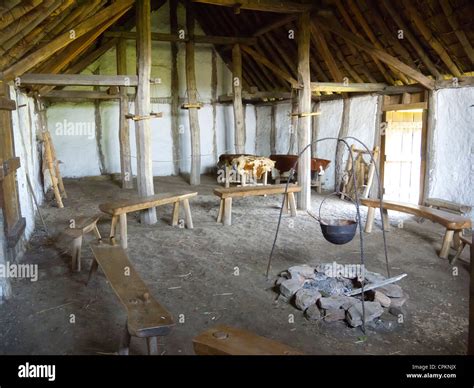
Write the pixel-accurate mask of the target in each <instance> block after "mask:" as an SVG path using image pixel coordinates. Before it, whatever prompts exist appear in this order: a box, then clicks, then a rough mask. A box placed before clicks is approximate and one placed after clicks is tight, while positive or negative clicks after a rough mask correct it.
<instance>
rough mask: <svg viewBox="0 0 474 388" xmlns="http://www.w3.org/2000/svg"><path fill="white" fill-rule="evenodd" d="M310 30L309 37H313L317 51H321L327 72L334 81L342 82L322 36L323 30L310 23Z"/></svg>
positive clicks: (340, 74)
mask: <svg viewBox="0 0 474 388" xmlns="http://www.w3.org/2000/svg"><path fill="white" fill-rule="evenodd" d="M310 30H311V38H313V39H314V42H315V45H316V47H317V48H318V50H319V52H320V53H321V55H322V57H323V58H324V61H325V62H326V65H327V66H328V69H329V72H330V73H331V76H332V78H333V79H334V81H336V82H342V80H343V76H342V73H341V71H340V70H339V67H338V66H337V63H336V61H335V59H334V57H333V56H332V54H331V51H330V50H329V47H328V45H327V43H326V39H325V38H324V35H323V32H322V31H321V30H320V29H319V27H318V26H317V25H316V24H314V23H311V26H310Z"/></svg>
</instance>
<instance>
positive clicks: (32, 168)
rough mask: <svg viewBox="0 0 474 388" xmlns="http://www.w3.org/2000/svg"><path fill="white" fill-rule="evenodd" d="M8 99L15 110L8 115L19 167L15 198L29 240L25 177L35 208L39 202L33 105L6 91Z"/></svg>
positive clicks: (31, 214)
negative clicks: (10, 115) (17, 199)
mask: <svg viewBox="0 0 474 388" xmlns="http://www.w3.org/2000/svg"><path fill="white" fill-rule="evenodd" d="M10 98H11V99H13V100H16V104H17V109H16V110H14V111H13V112H12V123H13V138H14V143H15V155H16V156H17V157H19V158H20V163H21V166H20V168H19V169H18V170H17V175H16V176H17V182H18V196H19V199H20V209H21V214H22V216H23V217H25V220H26V229H25V237H26V239H29V238H30V236H31V234H32V233H33V231H34V228H35V216H36V212H37V210H36V207H35V204H34V200H33V196H32V193H31V191H30V189H29V187H28V182H27V175H28V176H29V178H30V182H31V185H32V187H33V192H34V196H35V197H36V200H37V201H38V203H39V204H41V203H42V202H43V191H42V184H41V163H40V160H41V156H40V152H41V151H40V148H39V143H38V142H37V131H36V115H35V112H34V103H33V100H32V99H31V98H28V97H27V96H26V95H24V94H22V93H16V92H15V90H14V89H13V88H11V89H10Z"/></svg>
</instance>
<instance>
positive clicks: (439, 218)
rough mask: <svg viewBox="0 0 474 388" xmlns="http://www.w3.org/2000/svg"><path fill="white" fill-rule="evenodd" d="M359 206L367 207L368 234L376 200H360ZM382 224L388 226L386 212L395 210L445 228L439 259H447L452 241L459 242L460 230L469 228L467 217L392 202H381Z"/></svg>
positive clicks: (366, 227) (469, 223)
mask: <svg viewBox="0 0 474 388" xmlns="http://www.w3.org/2000/svg"><path fill="white" fill-rule="evenodd" d="M361 204H362V205H365V206H367V207H368V208H369V209H368V212H367V221H366V224H365V231H366V232H367V233H370V232H371V231H372V226H373V224H374V217H375V209H377V208H379V207H380V201H379V200H378V199H361ZM382 209H383V217H384V224H385V225H386V226H388V225H389V220H388V210H395V211H398V212H402V213H408V214H413V215H415V216H417V217H422V218H426V219H429V220H431V221H433V222H436V223H438V224H440V225H443V226H444V227H445V228H446V233H445V235H444V238H443V244H442V246H441V250H440V252H439V257H440V258H442V259H447V258H448V255H449V249H450V248H451V243H452V242H453V239H454V240H455V241H460V237H461V235H462V230H463V229H466V228H471V220H470V219H469V218H467V217H463V216H460V215H456V214H453V213H449V212H446V211H443V210H438V209H433V208H430V207H427V206H421V205H413V204H410V203H400V202H394V201H383V204H382ZM456 248H457V247H456Z"/></svg>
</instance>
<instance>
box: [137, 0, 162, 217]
mask: <svg viewBox="0 0 474 388" xmlns="http://www.w3.org/2000/svg"><path fill="white" fill-rule="evenodd" d="M136 7H137V69H138V87H137V96H136V99H135V114H136V115H138V116H142V117H143V116H149V114H150V111H151V109H150V76H151V26H150V13H151V11H150V0H138V1H137V2H136ZM135 135H136V143H137V186H138V194H139V195H140V196H143V197H146V196H150V195H153V194H154V193H155V189H154V186H153V165H152V163H153V161H152V157H151V129H150V121H149V119H148V118H147V119H143V120H137V121H135ZM141 221H142V223H144V224H148V225H151V224H155V223H156V222H157V218H156V210H155V208H151V209H149V210H145V211H143V212H142V214H141Z"/></svg>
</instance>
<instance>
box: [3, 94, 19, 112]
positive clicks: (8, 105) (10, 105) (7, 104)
mask: <svg viewBox="0 0 474 388" xmlns="http://www.w3.org/2000/svg"><path fill="white" fill-rule="evenodd" d="M15 109H16V102H15V101H14V100H10V99H9V98H6V97H0V110H15Z"/></svg>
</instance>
